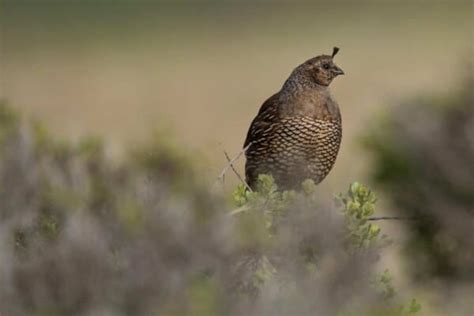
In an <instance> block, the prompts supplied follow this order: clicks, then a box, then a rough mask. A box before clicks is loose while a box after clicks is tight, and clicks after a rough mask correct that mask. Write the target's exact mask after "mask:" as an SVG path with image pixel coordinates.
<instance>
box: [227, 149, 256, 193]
mask: <svg viewBox="0 0 474 316" xmlns="http://www.w3.org/2000/svg"><path fill="white" fill-rule="evenodd" d="M224 155H225V157H226V158H227V161H228V162H229V164H230V167H231V168H232V171H234V173H235V175H236V176H237V178H239V180H240V182H242V183H243V184H244V185H245V187H246V188H247V190H249V191H250V192H252V188H251V187H250V186H249V185H248V183H247V182H245V180H244V179H243V178H242V176H241V175H240V173H238V172H237V170H235V168H234V165H233V164H232V163H231V159H230V157H229V155H228V154H227V152H226V151H225V150H224Z"/></svg>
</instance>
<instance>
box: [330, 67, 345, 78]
mask: <svg viewBox="0 0 474 316" xmlns="http://www.w3.org/2000/svg"><path fill="white" fill-rule="evenodd" d="M332 73H333V74H334V76H339V75H343V74H344V71H342V69H341V68H339V67H337V66H334V68H333V70H332Z"/></svg>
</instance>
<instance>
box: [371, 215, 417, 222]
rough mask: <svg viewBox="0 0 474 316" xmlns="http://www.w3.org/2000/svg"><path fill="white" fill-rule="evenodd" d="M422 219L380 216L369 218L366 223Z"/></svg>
mask: <svg viewBox="0 0 474 316" xmlns="http://www.w3.org/2000/svg"><path fill="white" fill-rule="evenodd" d="M420 219H422V218H421V217H419V216H380V217H377V216H375V217H369V218H368V219H367V220H368V221H385V220H396V221H416V220H420Z"/></svg>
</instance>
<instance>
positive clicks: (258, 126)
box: [244, 93, 279, 148]
mask: <svg viewBox="0 0 474 316" xmlns="http://www.w3.org/2000/svg"><path fill="white" fill-rule="evenodd" d="M277 100H278V93H275V94H274V95H272V96H271V97H270V98H268V99H267V100H266V101H265V102H263V104H262V106H261V107H260V110H259V111H258V114H257V116H256V117H255V118H254V119H253V121H252V124H251V125H250V128H249V130H248V132H247V137H246V138H245V142H244V148H245V147H247V146H248V144H250V142H251V141H252V140H257V139H259V138H260V137H259V136H261V134H262V132H263V131H264V130H265V129H267V128H268V127H269V126H270V125H271V124H272V123H274V122H275V121H276V120H277V119H278V115H279V111H278V110H279V107H278V103H277V102H276V101H277Z"/></svg>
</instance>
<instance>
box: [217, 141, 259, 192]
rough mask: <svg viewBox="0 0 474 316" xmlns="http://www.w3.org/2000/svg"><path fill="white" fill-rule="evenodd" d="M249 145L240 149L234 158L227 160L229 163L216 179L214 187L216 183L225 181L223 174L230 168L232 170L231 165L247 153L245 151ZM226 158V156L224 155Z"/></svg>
mask: <svg viewBox="0 0 474 316" xmlns="http://www.w3.org/2000/svg"><path fill="white" fill-rule="evenodd" d="M250 145H252V143H250V144H248V145H247V146H246V147H245V148H244V149H242V150H241V151H240V152H239V153H238V154H237V155H236V156H235V157H234V158H232V159H230V160H229V163H228V164H227V165H226V166H225V167H224V169H223V170H222V172H221V174H220V175H219V176H218V177H217V180H216V182H215V183H214V185H215V184H216V183H218V182H222V183H224V179H225V174H226V172H227V171H229V169H230V168H233V164H234V163H235V162H236V161H237V160H238V159H239V158H240V156H242V154H243V153H245V152H246V151H247V149H249V147H250ZM226 156H227V155H226Z"/></svg>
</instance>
